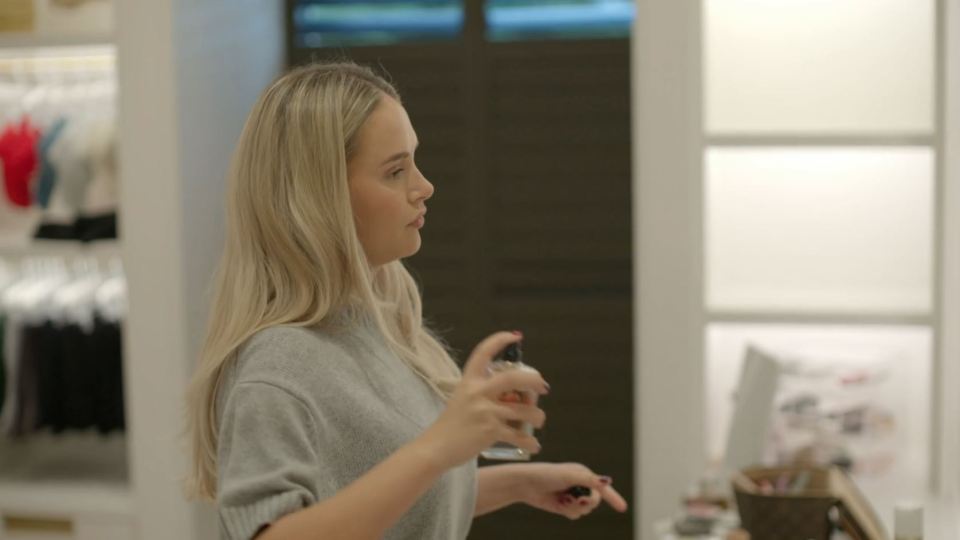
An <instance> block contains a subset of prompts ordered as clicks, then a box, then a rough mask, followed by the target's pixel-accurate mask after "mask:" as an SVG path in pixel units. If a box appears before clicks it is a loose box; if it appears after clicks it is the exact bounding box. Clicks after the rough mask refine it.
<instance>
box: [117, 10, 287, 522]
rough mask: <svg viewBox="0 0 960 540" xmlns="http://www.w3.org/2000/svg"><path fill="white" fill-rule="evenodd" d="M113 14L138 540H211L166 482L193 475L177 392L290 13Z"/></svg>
mask: <svg viewBox="0 0 960 540" xmlns="http://www.w3.org/2000/svg"><path fill="white" fill-rule="evenodd" d="M116 10H117V12H116V19H117V20H118V21H122V23H120V24H117V48H118V51H119V53H118V64H119V67H118V71H119V85H120V95H121V98H120V118H121V120H120V122H121V128H120V129H121V140H122V141H124V143H123V144H122V145H121V148H120V163H121V174H122V177H123V178H124V179H125V180H124V186H123V194H122V204H121V208H122V214H121V218H120V220H121V224H122V227H123V235H124V242H123V252H124V253H123V255H124V259H125V262H126V269H127V275H128V279H129V283H130V306H131V315H130V318H129V322H128V334H127V339H126V344H127V349H126V351H125V353H126V355H127V357H128V358H136V359H137V360H136V362H131V363H129V368H128V370H127V373H126V374H125V376H126V385H127V388H128V389H129V390H128V394H127V395H128V411H129V413H128V417H129V419H130V422H129V423H130V426H131V430H130V439H129V447H130V456H131V460H130V461H131V464H130V466H131V476H132V483H133V486H134V490H135V492H136V494H137V503H136V506H137V515H138V519H139V530H140V532H141V535H142V536H141V539H142V540H147V539H151V538H156V539H158V540H159V539H161V538H163V539H167V538H184V539H189V538H213V537H215V535H216V533H215V523H214V522H213V521H212V519H211V516H210V511H209V508H207V507H205V506H202V505H199V504H191V503H187V502H186V501H185V500H184V498H183V490H182V487H183V486H182V478H179V477H178V476H177V475H172V474H171V471H185V470H186V455H185V454H184V453H183V452H182V450H183V448H184V444H183V442H184V439H182V437H181V434H182V433H183V395H182V392H179V391H178V392H171V389H183V388H185V386H186V382H187V380H188V379H189V375H190V373H191V372H192V370H193V367H194V365H195V359H196V354H197V351H198V348H199V342H200V339H201V337H202V334H203V329H204V327H205V321H206V315H207V297H208V295H207V290H208V287H209V284H210V276H211V275H212V273H213V270H214V267H215V264H216V259H217V256H218V254H219V253H220V249H221V244H222V238H223V204H224V179H225V176H226V173H227V167H228V164H229V161H230V155H231V153H232V150H233V147H234V144H235V141H236V139H237V137H238V136H239V133H240V129H241V127H242V123H243V121H244V119H245V118H246V115H247V112H248V111H249V110H250V108H251V107H252V105H253V102H254V100H255V99H256V97H257V96H258V95H259V94H260V92H261V91H262V89H263V88H264V87H265V86H266V85H267V84H269V82H270V81H271V80H272V79H273V78H274V77H275V76H276V75H277V74H278V73H279V72H280V70H281V68H282V63H283V43H284V35H283V17H282V5H281V4H279V3H274V2H262V1H259V0H248V1H242V2H237V1H233V0H230V1H227V0H205V1H197V0H150V1H125V2H117V3H116ZM131 395H136V396H137V399H136V400H132V399H129V396H131ZM187 515H189V516H192V518H191V519H184V516H187Z"/></svg>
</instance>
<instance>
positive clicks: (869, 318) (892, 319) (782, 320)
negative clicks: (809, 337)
mask: <svg viewBox="0 0 960 540" xmlns="http://www.w3.org/2000/svg"><path fill="white" fill-rule="evenodd" d="M705 317H706V322H707V323H748V324H829V325H836V324H843V325H857V326H859V325H897V326H933V324H934V322H935V319H934V317H933V316H932V315H930V314H924V313H910V312H904V313H879V312H862V313H857V312H826V311H824V312H804V311H773V310H771V311H733V310H707V311H706V313H705Z"/></svg>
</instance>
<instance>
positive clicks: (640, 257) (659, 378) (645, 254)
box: [632, 0, 705, 538]
mask: <svg viewBox="0 0 960 540" xmlns="http://www.w3.org/2000/svg"><path fill="white" fill-rule="evenodd" d="M700 55H701V52H700V2H678V1H676V0H638V1H637V14H636V23H635V27H634V31H633V58H632V66H633V67H632V71H633V163H634V165H633V219H634V223H633V226H634V295H635V298H634V321H635V323H634V324H635V329H634V336H635V338H634V343H635V355H634V357H635V360H634V362H635V363H634V373H635V377H636V380H635V383H634V388H635V392H636V399H635V403H636V405H635V406H636V411H635V414H634V417H635V418H636V422H637V425H636V429H635V432H636V443H635V447H636V448H637V452H638V458H637V467H636V473H635V474H636V478H635V481H636V486H637V489H636V492H635V493H634V497H633V500H634V503H633V504H634V508H635V509H636V511H638V513H639V515H638V516H637V521H636V524H637V529H636V534H635V536H636V538H652V525H653V523H654V521H655V520H657V519H661V518H663V517H665V516H670V515H672V514H674V513H675V512H676V510H677V508H678V502H679V500H680V496H681V494H682V493H683V492H684V491H685V490H686V488H687V487H688V486H689V485H690V484H691V483H692V482H693V481H694V480H695V479H696V477H697V476H698V475H699V474H700V472H701V470H702V465H703V462H704V458H703V455H704V448H705V444H704V440H703V438H704V435H703V434H704V429H703V393H704V391H703V322H702V319H701V317H702V304H703V285H702V281H703V280H702V275H701V268H702V266H703V264H702V258H703V255H702V254H703V248H702V243H703V240H702V236H703V232H702V217H701V216H702V212H701V207H702V204H703V193H702V192H703V188H702V180H701V178H702V160H703V157H702V151H701V146H700V137H701V133H702V132H703V129H702V126H701V121H702V120H701V112H700V107H701V99H700V88H701V84H700V77H701V75H700Z"/></svg>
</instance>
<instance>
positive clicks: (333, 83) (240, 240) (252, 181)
mask: <svg viewBox="0 0 960 540" xmlns="http://www.w3.org/2000/svg"><path fill="white" fill-rule="evenodd" d="M384 96H390V97H392V98H394V99H397V100H399V96H398V94H397V91H396V90H395V89H394V87H393V86H392V85H391V84H390V83H388V82H387V81H386V80H384V79H383V78H382V77H380V76H378V75H376V74H375V73H373V71H371V70H370V69H369V68H366V67H362V66H358V65H356V64H352V63H333V64H314V65H309V66H305V67H301V68H298V69H295V70H293V71H291V72H289V73H287V74H286V75H284V76H282V77H280V78H279V79H277V80H276V81H275V82H274V83H273V84H272V85H271V86H270V87H269V88H268V89H267V90H266V91H265V92H264V93H263V95H262V96H261V97H260V99H259V100H258V102H257V103H256V105H255V106H254V107H253V110H252V111H251V113H250V116H249V117H248V118H247V122H246V125H245V126H244V128H243V133H242V134H241V136H240V140H239V142H238V145H237V150H236V153H235V155H234V158H233V163H232V166H231V171H230V175H229V183H228V198H227V229H226V245H225V248H224V252H223V255H222V258H221V260H220V265H219V268H218V271H217V275H216V281H215V289H214V297H213V301H212V304H211V311H210V318H209V324H208V329H207V334H206V340H205V343H204V345H203V348H202V350H201V353H200V361H199V364H198V366H197V369H196V371H195V373H194V376H193V380H192V381H191V383H190V387H189V390H188V396H187V430H188V436H189V438H190V441H191V443H192V454H193V463H192V468H191V472H190V477H189V478H188V485H187V490H188V493H189V495H190V496H191V497H195V498H201V499H214V498H215V497H216V485H217V429H218V428H217V421H216V396H217V391H218V387H219V383H220V379H221V374H222V373H223V370H224V367H225V366H226V365H227V364H228V362H230V361H231V359H233V358H234V357H235V356H236V353H237V351H238V349H239V348H240V347H241V346H242V345H243V344H244V342H246V341H247V339H249V338H250V337H251V336H252V335H253V334H255V333H256V332H258V331H260V330H263V329H265V328H269V327H272V326H276V325H281V324H286V325H298V326H305V327H313V326H320V325H321V324H322V323H325V320H327V319H328V315H331V314H333V313H335V312H340V311H343V310H344V309H345V308H347V309H346V312H347V313H359V314H363V316H366V317H368V318H369V319H371V320H373V321H374V322H375V324H376V326H377V328H379V330H380V332H381V333H382V334H383V336H384V338H385V340H386V342H387V344H388V346H389V347H390V348H391V349H392V350H393V351H394V352H396V354H397V356H398V357H400V358H401V359H402V360H403V361H404V362H405V363H406V364H407V365H409V366H410V367H411V368H412V369H413V370H414V371H415V372H416V373H417V374H418V375H419V376H420V377H422V378H423V379H424V380H425V381H426V382H427V383H428V384H429V385H430V387H431V388H433V390H434V391H435V392H436V393H437V394H439V395H440V396H441V397H443V398H447V397H449V395H450V393H451V392H452V390H453V387H454V386H455V385H456V383H457V381H458V380H459V377H460V371H459V369H458V368H457V366H456V364H455V363H454V362H453V360H452V358H451V356H450V353H449V351H448V349H447V348H446V346H445V345H444V344H443V343H442V342H441V341H440V339H439V338H438V337H437V336H436V335H434V334H433V333H432V332H431V331H430V330H429V329H428V328H427V327H426V326H425V325H424V323H423V315H422V310H421V296H420V291H419V289H418V287H417V284H416V282H415V281H414V279H413V278H412V276H411V275H410V273H409V272H408V271H407V269H406V267H404V265H403V263H402V262H401V261H399V260H397V261H393V262H391V263H388V264H385V265H382V266H379V267H376V268H371V266H370V265H369V263H368V261H367V258H366V256H365V254H364V252H363V249H362V246H361V244H360V241H359V238H358V236H357V233H356V229H355V226H354V219H353V212H352V210H351V205H350V191H349V186H348V184H347V163H348V160H349V159H350V158H351V157H352V156H353V155H354V153H355V152H356V144H357V141H356V138H357V137H356V135H357V132H358V130H359V129H360V126H361V125H363V123H364V122H365V121H366V119H367V117H368V116H369V115H370V113H371V112H372V111H373V109H374V108H375V107H376V106H377V104H378V103H379V102H380V100H381V99H384ZM351 320H353V319H351Z"/></svg>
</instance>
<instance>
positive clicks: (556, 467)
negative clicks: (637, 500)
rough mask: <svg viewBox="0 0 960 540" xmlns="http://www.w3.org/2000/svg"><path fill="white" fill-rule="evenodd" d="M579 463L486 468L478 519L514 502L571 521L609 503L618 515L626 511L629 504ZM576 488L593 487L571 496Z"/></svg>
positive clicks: (482, 472) (479, 492) (479, 493)
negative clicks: (570, 490)
mask: <svg viewBox="0 0 960 540" xmlns="http://www.w3.org/2000/svg"><path fill="white" fill-rule="evenodd" d="M611 482H612V479H611V478H609V477H607V476H599V475H597V474H596V473H594V472H593V471H591V470H590V469H588V468H587V467H585V466H583V465H581V464H579V463H515V464H509V465H494V466H491V467H483V468H481V469H480V471H479V473H478V486H477V505H476V508H475V513H474V515H475V516H480V515H483V514H487V513H490V512H493V511H496V510H499V509H501V508H503V507H504V506H508V505H511V504H513V503H517V502H522V503H524V504H526V505H529V506H532V507H534V508H539V509H540V510H545V511H547V512H552V513H554V514H560V515H562V516H566V517H568V518H570V519H578V518H580V517H582V516H585V515H587V514H589V513H590V512H592V511H593V510H594V509H596V507H597V505H599V504H600V502H601V501H606V502H607V504H609V505H610V506H611V507H612V508H613V509H614V510H616V511H617V512H626V511H627V502H626V501H625V500H624V499H623V497H622V496H620V494H619V493H617V490H615V489H614V488H613V486H612V485H611ZM573 486H583V487H588V488H590V490H589V493H588V494H584V495H582V496H579V497H574V496H572V495H569V494H568V490H569V489H570V488H572V487H573Z"/></svg>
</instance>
